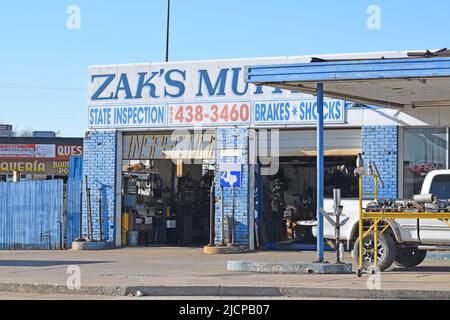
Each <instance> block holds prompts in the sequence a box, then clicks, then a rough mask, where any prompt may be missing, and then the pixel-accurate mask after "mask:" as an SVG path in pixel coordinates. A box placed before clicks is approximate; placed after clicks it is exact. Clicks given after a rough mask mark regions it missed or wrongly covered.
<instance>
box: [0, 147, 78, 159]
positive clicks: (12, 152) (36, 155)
mask: <svg viewBox="0 0 450 320" xmlns="http://www.w3.org/2000/svg"><path fill="white" fill-rule="evenodd" d="M82 154H83V146H81V145H55V144H0V159H41V160H43V159H45V160H61V161H68V160H69V157H70V156H81V155H82Z"/></svg>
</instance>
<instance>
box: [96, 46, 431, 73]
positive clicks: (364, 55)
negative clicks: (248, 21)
mask: <svg viewBox="0 0 450 320" xmlns="http://www.w3.org/2000/svg"><path fill="white" fill-rule="evenodd" d="M416 51H419V52H421V51H425V50H406V51H405V50H402V51H378V52H377V51H375V52H357V53H333V54H310V55H302V56H278V57H252V58H233V59H206V60H185V61H170V62H142V63H125V64H109V65H92V66H89V69H94V68H117V67H132V66H142V65H170V64H191V63H199V62H203V63H212V62H217V61H220V62H239V61H249V60H253V61H255V62H256V63H257V62H258V61H261V62H263V61H264V63H267V60H281V59H285V60H305V61H306V60H310V59H311V58H321V59H324V60H327V59H330V60H341V59H342V60H345V59H348V60H352V59H376V58H380V59H381V57H384V58H386V59H390V58H391V59H392V58H406V57H408V52H416Z"/></svg>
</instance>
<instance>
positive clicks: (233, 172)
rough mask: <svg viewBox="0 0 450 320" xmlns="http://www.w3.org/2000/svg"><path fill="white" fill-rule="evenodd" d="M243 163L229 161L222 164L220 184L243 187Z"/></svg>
mask: <svg viewBox="0 0 450 320" xmlns="http://www.w3.org/2000/svg"><path fill="white" fill-rule="evenodd" d="M241 171H242V165H240V164H234V163H227V164H221V165H220V186H221V187H222V188H233V187H235V188H240V187H241Z"/></svg>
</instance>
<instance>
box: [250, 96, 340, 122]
mask: <svg viewBox="0 0 450 320" xmlns="http://www.w3.org/2000/svg"><path fill="white" fill-rule="evenodd" d="M253 109H254V119H253V121H254V124H269V125H270V124H311V123H315V122H316V121H317V102H316V100H315V99H304V100H283V101H256V102H255V103H254V108H253ZM344 114H345V102H344V101H342V100H335V99H325V101H324V122H325V123H344V122H345V117H344Z"/></svg>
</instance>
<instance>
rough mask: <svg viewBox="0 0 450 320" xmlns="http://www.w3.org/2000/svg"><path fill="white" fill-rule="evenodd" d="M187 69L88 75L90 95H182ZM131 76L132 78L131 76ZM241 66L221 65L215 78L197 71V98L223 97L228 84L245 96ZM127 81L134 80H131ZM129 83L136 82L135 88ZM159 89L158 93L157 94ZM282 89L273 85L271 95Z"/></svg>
mask: <svg viewBox="0 0 450 320" xmlns="http://www.w3.org/2000/svg"><path fill="white" fill-rule="evenodd" d="M186 76H187V75H186V70H181V69H169V70H166V69H160V70H158V71H152V72H150V73H149V72H138V73H136V74H131V73H121V74H94V75H92V76H91V85H94V83H95V84H96V85H95V88H96V89H95V92H94V93H93V94H92V96H91V101H101V100H118V99H120V97H121V95H122V96H123V97H124V99H127V100H128V99H142V98H146V97H144V95H143V91H144V89H147V90H148V97H149V98H154V99H157V98H161V96H162V95H164V97H170V98H181V97H183V96H184V94H185V92H186V84H185V81H186ZM131 77H133V78H134V79H131ZM243 77H244V74H243V69H242V67H237V68H222V69H219V73H218V74H217V76H216V77H213V76H212V75H211V74H210V71H208V70H207V69H200V70H198V82H197V83H198V88H197V90H196V96H197V97H203V96H205V95H207V96H209V97H224V96H226V94H227V90H226V89H227V88H229V87H228V86H229V85H230V84H231V87H230V88H231V91H230V92H232V93H233V95H235V96H244V95H246V94H247V93H248V89H249V84H248V83H245V82H244V79H243ZM158 79H162V80H163V81H164V82H163V84H162V86H163V87H162V88H159V87H158V85H157V84H158V83H159V82H158V81H157V80H158ZM130 80H135V81H134V82H131V81H130ZM130 83H135V85H134V87H131V86H130ZM264 90H272V89H266V88H264V87H263V86H256V88H255V91H254V92H253V94H254V95H256V96H257V95H262V94H264ZM157 92H159V94H158V93H157ZM281 93H283V90H282V89H279V88H275V89H273V90H272V92H271V94H274V95H279V94H281Z"/></svg>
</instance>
